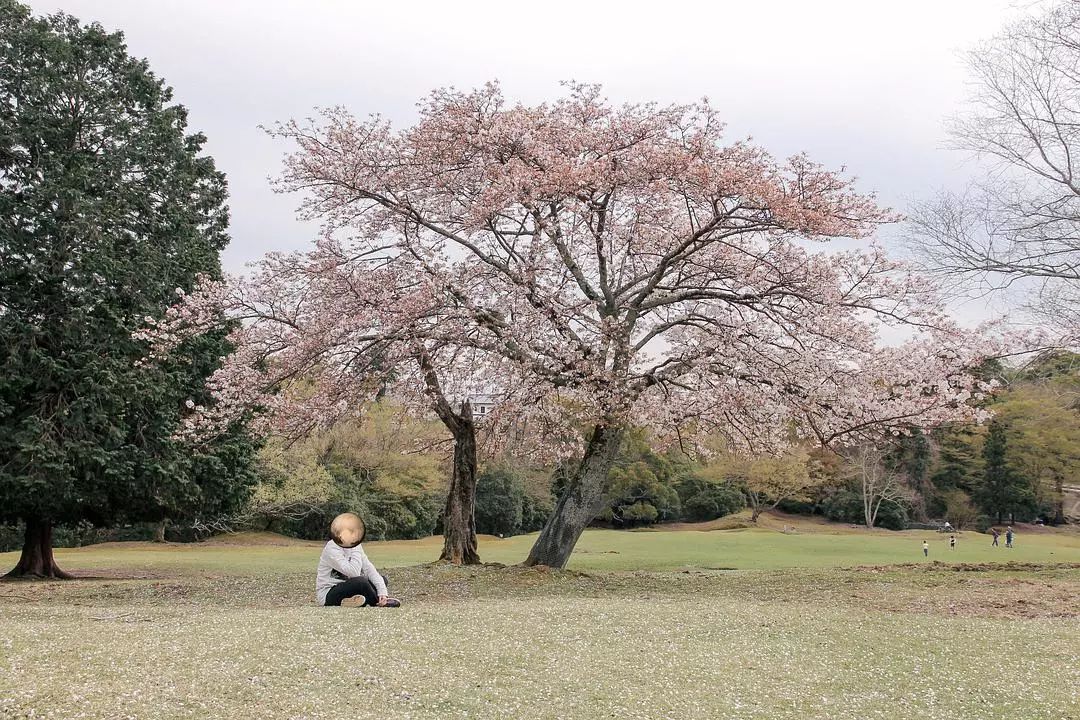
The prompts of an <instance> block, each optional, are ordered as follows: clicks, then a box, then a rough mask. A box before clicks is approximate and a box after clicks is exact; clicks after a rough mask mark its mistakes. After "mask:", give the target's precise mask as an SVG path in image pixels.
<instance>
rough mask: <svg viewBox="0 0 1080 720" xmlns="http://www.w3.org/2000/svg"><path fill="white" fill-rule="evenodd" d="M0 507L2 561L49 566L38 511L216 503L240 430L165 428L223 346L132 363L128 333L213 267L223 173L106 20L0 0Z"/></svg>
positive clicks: (112, 514)
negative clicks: (6, 553) (7, 530)
mask: <svg viewBox="0 0 1080 720" xmlns="http://www.w3.org/2000/svg"><path fill="white" fill-rule="evenodd" d="M0 58H2V60H0V521H3V520H14V519H21V520H23V521H24V522H25V523H26V538H25V546H24V548H23V555H22V558H21V559H20V561H19V564H18V566H17V567H16V568H15V570H13V571H12V572H13V574H17V575H38V576H49V577H62V576H64V573H63V572H62V571H61V570H60V569H59V568H57V567H56V564H55V562H54V560H53V556H52V540H51V536H52V528H53V525H54V524H56V523H64V522H75V521H78V520H83V519H86V520H90V521H91V522H95V523H111V522H117V521H121V520H140V519H142V520H146V519H155V520H160V519H162V518H164V517H166V516H172V517H177V516H183V515H184V514H187V513H191V512H194V511H196V510H201V509H206V508H212V509H211V511H219V510H220V509H221V508H224V507H227V506H230V505H232V504H234V503H235V502H236V501H237V500H238V499H239V497H240V496H241V495H242V493H243V489H244V486H245V484H246V481H247V479H248V477H249V475H248V472H247V466H248V459H249V455H250V453H251V446H250V443H249V442H248V440H247V439H246V437H245V436H244V435H243V434H242V433H241V432H240V431H239V430H237V431H235V432H232V433H230V434H228V435H227V436H225V437H224V438H223V439H221V440H220V441H216V442H215V444H214V445H211V446H205V447H201V448H196V449H194V450H192V449H190V448H189V449H181V448H179V447H177V446H176V444H175V443H174V442H173V441H172V440H171V436H172V433H173V431H174V429H175V428H176V426H177V422H178V420H179V418H180V415H181V414H182V413H183V412H184V405H185V403H186V402H187V401H189V400H190V401H193V402H200V401H204V400H205V399H206V398H205V397H202V396H201V395H200V393H203V392H204V391H203V390H200V389H199V388H201V387H202V385H203V384H202V378H204V377H205V376H206V375H207V374H208V373H209V372H211V371H212V369H213V368H214V367H215V365H216V363H217V362H218V358H219V357H220V356H222V355H224V354H225V353H226V351H227V347H226V344H225V339H224V335H223V334H221V333H218V334H212V335H209V336H206V337H202V338H199V339H197V340H194V341H191V342H189V343H187V344H186V345H185V347H184V348H183V350H182V352H181V353H179V354H178V355H177V357H176V358H175V359H173V360H170V362H169V363H168V364H166V365H162V366H156V367H141V366H138V365H137V361H138V360H139V358H140V357H141V356H142V355H143V354H144V352H145V348H144V347H143V346H142V344H141V343H139V342H136V341H135V340H133V339H132V332H133V331H134V330H135V329H137V328H138V327H139V326H140V324H141V323H142V322H143V321H144V320H143V319H144V318H145V317H146V316H160V315H161V314H162V313H163V311H164V309H165V308H166V307H167V306H168V305H169V304H170V303H171V302H172V301H173V300H175V293H176V289H177V288H184V289H190V288H191V287H192V286H193V284H194V282H195V278H196V275H197V274H199V273H206V274H209V275H211V276H214V275H217V274H219V273H220V263H219V252H220V250H221V249H222V248H223V247H224V246H225V244H226V242H227V240H228V238H227V235H226V227H227V222H228V212H227V208H226V206H225V198H226V186H225V179H224V176H223V175H222V174H221V173H219V172H218V171H217V170H216V169H215V167H214V163H213V161H212V160H211V159H210V158H208V157H205V156H203V155H201V154H200V151H201V148H202V145H203V143H204V140H205V138H204V137H203V136H201V135H199V134H190V135H189V134H187V133H186V132H185V130H186V126H187V113H186V111H185V109H184V108H183V107H181V106H179V105H175V104H171V99H172V92H171V90H170V89H169V88H168V87H167V86H165V84H164V83H163V82H162V81H161V80H160V79H159V78H157V77H155V76H154V75H153V74H152V73H151V72H150V70H149V68H148V66H147V63H146V62H145V61H142V60H136V59H134V58H132V57H130V56H129V55H128V54H127V49H126V47H125V45H124V41H123V36H122V35H121V34H120V33H107V32H106V31H105V30H104V29H103V28H102V27H101V26H100V25H96V24H94V25H88V26H83V25H81V24H80V23H79V22H78V20H76V19H75V18H72V17H70V16H68V15H63V14H58V15H54V16H51V17H45V18H35V17H32V16H31V14H30V11H29V9H28V8H26V7H25V6H23V5H20V4H18V3H16V2H13V0H0Z"/></svg>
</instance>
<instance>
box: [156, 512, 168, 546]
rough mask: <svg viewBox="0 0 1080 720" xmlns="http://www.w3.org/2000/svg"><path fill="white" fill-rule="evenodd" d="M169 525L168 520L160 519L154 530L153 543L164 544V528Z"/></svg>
mask: <svg viewBox="0 0 1080 720" xmlns="http://www.w3.org/2000/svg"><path fill="white" fill-rule="evenodd" d="M168 524H169V519H168V518H162V519H161V520H160V521H159V522H158V524H157V527H155V528H154V542H158V543H163V542H165V526H166V525H168Z"/></svg>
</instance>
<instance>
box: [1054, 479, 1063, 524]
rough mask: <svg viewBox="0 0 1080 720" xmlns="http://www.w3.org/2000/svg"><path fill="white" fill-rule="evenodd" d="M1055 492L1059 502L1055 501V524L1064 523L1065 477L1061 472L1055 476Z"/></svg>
mask: <svg viewBox="0 0 1080 720" xmlns="http://www.w3.org/2000/svg"><path fill="white" fill-rule="evenodd" d="M1054 494H1055V495H1056V496H1057V502H1055V503H1054V525H1062V524H1064V522H1065V478H1064V476H1063V475H1061V474H1060V473H1059V474H1057V475H1055V476H1054Z"/></svg>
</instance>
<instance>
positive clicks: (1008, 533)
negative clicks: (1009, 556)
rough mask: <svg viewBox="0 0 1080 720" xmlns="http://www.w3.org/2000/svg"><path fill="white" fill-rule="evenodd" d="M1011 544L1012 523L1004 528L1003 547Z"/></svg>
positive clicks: (1009, 546)
mask: <svg viewBox="0 0 1080 720" xmlns="http://www.w3.org/2000/svg"><path fill="white" fill-rule="evenodd" d="M1012 546H1013V529H1012V525H1010V526H1009V527H1007V528H1005V547H1007V548H1011V547H1012Z"/></svg>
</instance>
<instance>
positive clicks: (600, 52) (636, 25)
mask: <svg viewBox="0 0 1080 720" xmlns="http://www.w3.org/2000/svg"><path fill="white" fill-rule="evenodd" d="M29 4H30V6H31V7H32V8H33V9H34V11H35V12H37V13H51V12H55V11H58V10H63V11H65V12H68V13H71V14H73V15H75V16H76V17H79V18H80V19H81V20H83V21H84V22H89V21H91V20H96V21H99V22H101V23H102V24H103V25H105V26H106V27H107V28H109V29H118V30H123V31H124V33H125V34H126V36H127V41H128V46H129V50H130V52H131V53H132V54H133V55H136V56H139V57H146V58H147V59H148V60H149V62H150V66H151V68H152V69H153V70H154V72H155V73H157V74H158V75H159V76H161V77H163V78H165V80H166V81H167V82H168V83H169V84H171V85H172V86H173V87H174V88H175V90H176V96H177V99H178V100H179V101H180V102H182V103H183V104H184V105H186V106H187V107H188V109H189V110H190V123H191V127H192V128H193V129H198V130H201V131H202V132H204V133H205V134H206V135H207V136H208V138H209V142H208V143H207V146H206V149H207V151H208V152H209V153H210V154H211V155H213V157H214V158H215V160H216V162H217V165H218V167H219V168H220V169H222V170H224V171H225V172H226V173H227V175H228V178H229V187H230V194H231V201H230V205H231V208H232V236H233V243H232V245H231V246H230V247H229V249H228V250H227V251H226V253H225V258H224V260H225V265H226V269H227V270H230V271H238V270H240V269H242V266H243V264H244V263H245V262H247V261H249V260H252V259H254V258H256V257H258V256H260V255H261V254H262V253H263V252H265V251H267V250H281V249H291V248H299V247H303V246H305V245H306V244H307V243H308V242H309V241H310V239H311V238H312V236H313V233H314V228H313V227H312V226H310V225H304V224H301V223H298V222H297V221H296V220H295V218H294V208H295V205H296V202H297V198H295V197H291V196H282V195H275V194H274V193H273V192H271V191H270V189H269V187H268V184H267V180H266V179H267V176H268V175H272V174H276V173H277V172H278V168H279V164H280V159H281V156H282V154H283V152H284V151H285V149H286V147H285V146H284V145H282V144H281V143H280V142H278V141H274V140H271V139H270V138H268V137H266V136H265V135H264V134H263V133H262V132H261V131H260V130H258V128H257V126H258V125H259V124H269V123H272V122H274V121H277V120H287V119H289V118H291V117H305V116H307V115H309V114H310V112H311V110H312V108H313V107H315V106H326V105H338V104H340V105H343V106H345V107H347V108H349V109H350V110H351V111H353V112H354V113H356V114H358V115H366V114H368V113H371V112H379V113H382V114H383V115H386V116H388V117H389V118H390V119H391V120H393V121H394V122H395V124H398V125H401V124H407V123H409V122H410V121H411V119H412V118H413V113H414V105H415V102H416V101H417V100H418V99H419V98H420V97H421V96H423V95H425V94H426V93H427V92H428V91H430V90H431V89H433V88H436V87H441V86H444V85H455V86H457V87H460V88H471V87H475V86H477V85H480V84H482V83H483V82H485V81H487V80H491V79H498V80H500V81H501V83H502V86H503V91H504V93H505V94H506V95H507V96H508V97H509V98H511V99H520V100H522V101H525V102H538V101H542V100H545V99H550V98H552V97H554V96H556V95H557V94H558V93H559V92H560V87H559V85H558V83H559V81H560V80H568V79H574V80H579V81H584V82H598V83H601V84H603V85H604V86H605V89H606V91H607V94H608V95H609V96H610V97H611V98H612V99H613V100H616V101H623V100H634V101H637V100H643V101H644V100H656V101H659V102H662V103H666V102H675V101H689V100H695V99H698V98H700V97H702V96H707V97H709V99H710V100H711V101H712V102H713V104H714V105H715V106H716V107H717V108H719V109H720V110H721V112H722V113H723V115H724V116H725V117H726V118H727V120H728V123H729V132H730V134H731V136H732V137H738V136H745V135H752V136H753V137H754V138H755V139H756V140H757V141H758V142H760V143H761V144H762V145H764V146H765V147H766V148H767V149H769V150H770V151H771V152H772V153H774V154H775V155H778V156H786V155H789V154H792V153H794V152H798V151H802V150H805V151H807V152H808V153H809V154H810V156H811V157H812V158H813V159H815V160H817V161H819V162H822V163H824V164H826V165H828V166H830V167H833V168H839V167H840V166H841V165H846V166H847V169H848V171H849V172H853V173H855V174H856V175H857V176H858V177H859V179H860V188H861V189H863V190H874V191H876V192H877V193H878V194H879V197H880V198H881V200H882V201H883V202H884V203H886V204H888V205H890V206H892V207H894V208H896V209H900V210H902V209H903V208H904V207H905V206H907V205H908V203H909V201H910V200H911V199H912V198H915V197H925V196H927V195H929V194H930V193H932V192H933V191H934V190H935V189H936V188H940V187H944V186H956V185H959V184H962V182H963V179H964V178H965V177H966V176H967V174H968V172H969V171H970V168H969V167H967V166H966V165H965V161H966V158H965V157H964V156H962V155H960V154H959V153H956V152H954V151H950V150H948V149H947V147H946V145H947V139H946V136H945V132H944V121H945V119H946V118H947V117H949V116H951V115H953V114H955V113H957V112H959V111H960V110H961V108H962V105H963V101H964V98H965V94H966V89H965V81H966V75H965V71H964V66H963V58H962V53H963V51H965V50H966V49H968V48H970V47H971V46H972V45H973V44H975V43H976V42H978V41H979V40H982V39H986V38H988V37H989V36H992V35H993V34H994V33H995V32H996V31H997V30H998V29H1000V28H1001V27H1002V26H1003V25H1004V24H1005V23H1006V22H1008V21H1009V20H1010V19H1011V18H1015V17H1018V16H1019V14H1020V13H1022V12H1026V11H1028V10H1030V8H1031V6H1032V5H1033V4H1037V3H1033V2H1032V0H906V1H904V2H898V1H896V0H892V1H886V0H740V1H738V2H732V1H729V0H713V1H712V2H708V1H707V0H696V1H694V2H687V1H684V0H665V1H663V2H657V1H655V0H654V1H652V2H625V1H623V2H615V1H609V2H603V1H599V2H591V3H587V2H582V1H581V0H577V1H576V2H563V1H562V0H534V1H532V2H528V3H523V2H511V1H505V0H504V2H466V1H464V0H459V1H458V2H451V1H448V0H436V1H432V2H420V1H409V0H398V1H397V2H379V3H375V2H363V1H362V0H355V1H353V0H261V1H255V0H30V2H29ZM962 314H968V310H967V309H965V310H964V311H962Z"/></svg>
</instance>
